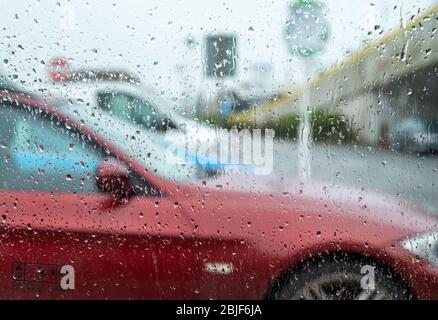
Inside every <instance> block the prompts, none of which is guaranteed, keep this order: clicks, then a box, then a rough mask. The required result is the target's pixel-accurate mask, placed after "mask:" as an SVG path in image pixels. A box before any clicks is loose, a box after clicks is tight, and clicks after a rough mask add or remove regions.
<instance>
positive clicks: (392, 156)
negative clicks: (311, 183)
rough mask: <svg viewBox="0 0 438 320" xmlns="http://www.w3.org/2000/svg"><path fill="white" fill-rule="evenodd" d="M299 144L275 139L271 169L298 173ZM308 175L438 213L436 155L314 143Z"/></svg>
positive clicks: (282, 172) (287, 174) (286, 172)
mask: <svg viewBox="0 0 438 320" xmlns="http://www.w3.org/2000/svg"><path fill="white" fill-rule="evenodd" d="M297 149H298V145H297V144H296V143H292V142H284V141H279V140H277V141H276V142H275V144H274V172H275V174H276V175H280V176H282V177H297V176H298V160H297V159H298V151H297ZM311 179H316V180H321V181H327V182H330V183H335V184H345V185H351V186H354V187H357V188H366V189H368V190H373V191H380V192H385V193H388V194H391V195H394V196H397V197H402V198H404V199H407V200H409V201H411V202H413V203H415V204H417V205H418V206H420V207H422V208H424V209H426V210H427V211H428V212H430V213H433V214H436V215H438V197H437V194H438V187H437V181H438V158H437V156H436V155H435V156H434V155H431V154H427V155H415V154H400V153H396V152H391V151H383V150H376V149H373V148H369V147H363V146H351V145H348V146H338V145H316V146H315V147H314V149H313V153H312V162H311Z"/></svg>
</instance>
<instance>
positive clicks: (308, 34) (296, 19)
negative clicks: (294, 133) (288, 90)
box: [285, 0, 329, 179]
mask: <svg viewBox="0 0 438 320" xmlns="http://www.w3.org/2000/svg"><path fill="white" fill-rule="evenodd" d="M289 10H290V11H289V21H288V22H287V24H286V29H285V40H286V42H287V45H288V47H289V50H290V52H291V53H292V54H293V55H295V56H298V57H300V58H301V59H303V64H302V66H303V70H302V75H303V79H302V80H303V81H302V82H303V92H302V98H301V122H300V128H299V131H298V132H299V133H298V134H299V145H298V157H299V163H298V173H299V177H300V178H302V179H307V178H308V177H310V173H311V172H310V168H311V165H310V164H311V159H312V154H311V151H312V132H311V123H310V116H311V113H312V108H311V105H310V91H309V90H310V88H309V85H308V83H307V82H308V79H309V77H310V76H311V74H310V67H311V65H312V64H314V63H315V56H316V55H317V54H318V53H320V52H321V51H323V49H324V47H325V44H326V42H327V40H328V38H329V24H328V22H327V20H326V18H325V16H324V13H325V6H324V4H323V3H322V2H320V1H318V0H296V1H295V2H294V3H292V4H291V5H290V7H289Z"/></svg>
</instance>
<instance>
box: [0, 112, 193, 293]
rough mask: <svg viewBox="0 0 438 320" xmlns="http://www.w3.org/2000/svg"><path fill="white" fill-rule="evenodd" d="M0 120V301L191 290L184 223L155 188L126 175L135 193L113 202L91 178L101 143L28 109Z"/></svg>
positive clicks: (100, 154) (0, 115)
mask: <svg viewBox="0 0 438 320" xmlns="http://www.w3.org/2000/svg"><path fill="white" fill-rule="evenodd" d="M0 119H2V125H1V126H0V215H1V227H0V247H1V251H0V270H1V272H0V283H1V286H0V298H8V299H11V298H14V299H15V298H45V299H46V298H47V299H52V298H91V299H93V298H99V299H101V298H108V299H112V298H191V297H193V296H194V295H195V293H194V292H193V289H192V288H194V287H196V285H195V286H194V285H193V284H194V283H195V281H196V279H195V278H194V277H195V276H194V275H195V274H196V273H197V270H195V269H196V265H195V256H196V255H195V253H194V251H193V250H192V248H193V243H191V242H190V237H188V236H187V235H189V234H191V230H192V228H193V226H192V224H191V222H190V219H189V218H188V217H187V216H186V215H185V214H184V213H183V212H182V211H181V208H180V206H179V205H178V203H175V201H173V200H172V198H170V197H167V196H165V195H164V190H154V188H151V186H148V185H147V183H146V182H144V181H143V180H142V179H141V178H139V177H138V176H137V175H136V174H135V173H134V172H132V171H131V172H130V175H131V178H132V179H133V181H135V183H136V187H137V190H138V192H137V193H136V194H135V195H133V196H131V197H130V198H129V199H128V200H125V201H124V202H117V203H115V202H114V201H113V199H112V197H111V195H109V194H104V193H101V192H99V190H98V189H97V186H96V182H95V173H96V168H97V167H98V166H99V163H101V162H102V160H103V159H105V158H110V157H111V156H112V155H110V154H108V153H107V152H105V150H104V148H103V147H101V146H99V145H97V144H95V143H94V142H91V141H90V140H89V139H88V138H87V137H86V135H84V134H82V133H81V132H77V131H75V130H73V129H72V128H71V127H69V125H66V124H65V123H63V122H62V121H59V119H57V118H55V117H53V116H50V115H43V114H42V113H41V112H39V111H38V110H32V108H29V107H23V106H17V105H12V104H11V103H3V104H0ZM145 190H146V191H145Z"/></svg>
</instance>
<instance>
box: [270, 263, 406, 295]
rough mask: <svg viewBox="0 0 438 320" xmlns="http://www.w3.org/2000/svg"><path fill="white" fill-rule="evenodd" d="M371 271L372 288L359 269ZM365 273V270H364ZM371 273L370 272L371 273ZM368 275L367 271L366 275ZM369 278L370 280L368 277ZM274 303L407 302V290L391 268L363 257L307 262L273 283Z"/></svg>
mask: <svg viewBox="0 0 438 320" xmlns="http://www.w3.org/2000/svg"><path fill="white" fill-rule="evenodd" d="M364 266H366V267H365V268H368V270H370V269H369V268H370V267H373V268H374V283H375V289H374V290H373V289H372V288H371V287H370V286H368V288H367V287H366V286H365V288H364V286H363V284H362V285H361V280H362V281H364V282H365V284H368V285H369V282H366V281H365V280H364V279H363V277H364V274H363V273H361V269H362V267H364ZM363 271H365V270H363ZM371 272H372V271H371ZM366 273H367V274H369V272H366ZM368 279H369V278H368ZM269 298H270V299H274V300H367V299H373V300H407V299H412V298H413V296H412V295H411V294H410V290H409V289H408V287H407V286H406V285H405V284H404V282H403V281H402V280H401V279H400V277H398V275H397V274H395V273H394V272H393V271H392V270H391V269H390V268H388V267H385V266H383V265H381V264H378V263H373V262H372V261H370V260H369V259H366V258H362V257H349V256H342V257H329V258H325V259H323V258H319V259H310V260H308V261H306V262H304V263H303V264H301V265H299V266H298V267H296V268H294V269H292V270H291V271H289V272H288V273H287V274H286V275H285V276H284V277H282V279H281V280H280V281H278V282H277V283H276V285H275V286H274V288H273V290H272V291H271V294H270V296H269Z"/></svg>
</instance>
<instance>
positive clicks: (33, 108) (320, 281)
mask: <svg viewBox="0 0 438 320" xmlns="http://www.w3.org/2000/svg"><path fill="white" fill-rule="evenodd" d="M0 99H1V100H0V102H1V103H0V116H1V119H2V125H1V126H0V143H1V148H0V167H1V170H0V172H1V173H0V213H1V231H0V243H1V254H0V281H1V284H2V285H1V286H0V298H2V299H5V298H7V299H33V298H40V299H118V298H120V299H263V298H272V299H391V298H394V299H407V298H420V299H436V298H438V267H437V266H438V237H437V234H438V233H437V232H438V226H437V220H436V219H435V218H433V217H430V216H427V215H426V214H423V213H422V212H420V211H419V210H418V209H415V208H414V207H413V206H412V205H410V204H408V203H406V202H405V201H403V200H401V199H393V198H391V197H389V196H385V195H378V194H374V193H371V192H367V191H366V190H359V191H358V190H354V189H351V188H341V187H336V186H331V185H329V184H323V183H316V182H306V183H300V182H296V181H288V180H285V179H279V178H270V179H268V178H266V177H264V178H262V177H256V176H251V175H234V176H220V175H218V176H215V177H209V176H208V175H203V173H202V172H199V171H197V170H195V169H193V168H186V169H184V168H168V166H161V167H160V163H161V162H162V161H161V160H160V159H159V155H157V154H155V153H153V152H152V151H151V150H144V149H143V147H142V146H144V144H142V141H145V140H147V138H148V137H147V134H145V133H143V132H141V131H138V130H137V129H135V128H134V127H132V126H131V125H128V124H121V123H119V122H118V120H114V119H110V118H108V117H107V116H105V115H101V114H99V113H98V111H97V110H92V112H86V111H85V110H79V108H75V107H74V106H67V107H64V108H62V111H60V110H61V109H59V110H58V109H56V108H54V107H53V106H51V105H49V104H47V103H45V102H43V101H41V100H40V99H37V98H33V97H30V96H28V95H26V94H22V93H19V92H14V91H11V90H2V91H1V92H0ZM122 127H123V128H122ZM184 170H186V171H184ZM364 284H365V286H364Z"/></svg>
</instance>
